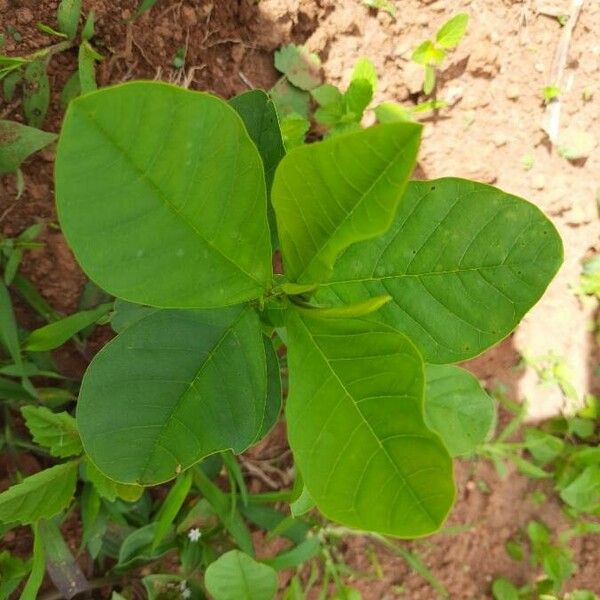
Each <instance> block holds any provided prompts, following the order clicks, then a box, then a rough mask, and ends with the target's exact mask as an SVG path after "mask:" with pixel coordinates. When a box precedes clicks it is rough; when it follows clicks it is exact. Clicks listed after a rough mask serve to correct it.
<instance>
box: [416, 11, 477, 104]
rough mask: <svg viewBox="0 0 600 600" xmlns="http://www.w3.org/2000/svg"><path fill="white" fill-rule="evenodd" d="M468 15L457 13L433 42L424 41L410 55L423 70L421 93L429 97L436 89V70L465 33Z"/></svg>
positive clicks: (441, 28)
mask: <svg viewBox="0 0 600 600" xmlns="http://www.w3.org/2000/svg"><path fill="white" fill-rule="evenodd" d="M468 23H469V15H467V14H466V13H459V14H457V15H455V16H454V17H452V18H451V19H450V20H449V21H447V22H446V23H444V25H442V27H440V29H439V30H438V32H437V34H436V36H435V41H433V40H426V41H424V42H423V43H422V44H420V45H419V47H418V48H416V50H415V51H414V52H413V53H412V56H411V60H412V61H413V62H415V63H417V64H418V65H422V66H423V67H424V69H425V79H424V82H423V92H424V94H425V95H426V96H429V95H430V94H431V93H432V92H433V91H434V89H435V87H436V79H437V70H438V69H439V68H440V66H441V65H442V63H443V62H444V60H445V59H446V55H447V53H448V51H449V50H453V49H454V48H456V46H458V44H459V43H460V41H461V39H462V38H463V36H464V35H465V33H466V31H467V25H468Z"/></svg>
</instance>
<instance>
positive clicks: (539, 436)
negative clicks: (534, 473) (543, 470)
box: [524, 427, 565, 465]
mask: <svg viewBox="0 0 600 600" xmlns="http://www.w3.org/2000/svg"><path fill="white" fill-rule="evenodd" d="M524 438H525V445H526V446H527V450H529V452H530V453H531V456H533V458H534V460H535V462H536V463H537V464H540V465H546V464H548V463H549V462H552V461H553V460H554V459H555V458H556V457H557V456H560V454H561V453H562V452H563V450H564V447H565V443H564V441H563V440H561V439H560V438H558V437H556V436H554V435H550V434H549V433H546V432H544V431H540V430H539V429H534V428H531V427H529V428H527V429H526V430H525V435H524Z"/></svg>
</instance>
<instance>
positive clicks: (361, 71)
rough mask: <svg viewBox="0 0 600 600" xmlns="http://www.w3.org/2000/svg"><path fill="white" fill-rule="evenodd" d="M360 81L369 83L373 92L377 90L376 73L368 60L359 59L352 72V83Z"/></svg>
mask: <svg viewBox="0 0 600 600" xmlns="http://www.w3.org/2000/svg"><path fill="white" fill-rule="evenodd" d="M362 80H365V81H367V82H368V83H369V85H370V86H371V89H372V90H373V92H374V91H375V90H376V89H377V71H376V70H375V66H374V65H373V63H372V62H371V61H370V60H369V59H368V58H359V59H358V60H357V61H356V64H355V65H354V70H353V71H352V81H362Z"/></svg>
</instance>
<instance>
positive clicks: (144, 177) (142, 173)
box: [82, 112, 265, 289]
mask: <svg viewBox="0 0 600 600" xmlns="http://www.w3.org/2000/svg"><path fill="white" fill-rule="evenodd" d="M82 114H83V115H84V116H85V117H87V119H88V120H89V122H90V123H93V125H94V126H95V127H96V129H97V130H98V131H99V132H100V133H101V134H102V135H103V137H104V138H105V139H106V140H107V141H108V142H109V143H110V144H111V145H112V146H113V147H114V148H116V149H117V150H118V151H119V153H120V154H121V156H123V157H124V158H125V159H126V161H127V163H128V164H129V165H130V166H131V167H132V169H133V171H135V173H136V174H137V175H138V176H139V180H140V181H146V182H148V184H149V185H150V187H151V188H152V189H153V190H154V191H155V192H156V194H157V196H158V198H159V199H160V200H161V201H162V202H163V203H164V205H165V206H166V207H167V208H168V209H169V210H170V211H171V212H172V213H173V214H174V215H175V216H176V217H177V218H178V219H179V220H180V221H181V222H182V223H183V224H184V225H186V226H187V227H189V228H190V229H191V230H192V231H193V232H194V234H195V235H196V236H197V237H198V238H200V240H201V241H202V242H204V243H205V244H206V245H207V246H208V247H209V248H211V249H212V250H214V251H215V252H216V253H217V254H218V255H219V256H221V257H222V258H223V259H225V261H226V262H228V263H229V264H231V265H232V266H233V267H234V268H235V269H236V270H237V271H239V272H240V273H241V274H242V275H244V276H245V277H248V278H249V279H251V280H252V281H254V282H255V283H256V284H258V286H259V288H260V289H264V287H265V285H264V283H263V282H261V281H260V280H259V279H257V278H256V277H255V276H254V275H253V274H252V273H249V272H247V271H245V270H244V269H243V268H242V267H241V266H240V265H238V264H237V263H235V262H234V261H233V260H232V259H231V258H229V257H228V256H227V255H226V254H224V253H223V251H222V250H221V249H220V248H219V247H218V246H216V245H215V244H214V243H213V242H211V241H210V240H209V239H207V238H206V237H205V236H204V235H203V234H202V232H201V231H200V230H199V229H197V228H196V227H195V226H194V224H193V223H191V222H190V221H188V220H187V219H186V218H185V217H184V216H183V215H182V214H181V213H180V212H179V211H178V210H177V209H176V208H175V207H174V206H173V204H172V203H171V202H170V200H169V198H168V195H167V193H166V192H164V191H163V190H162V189H161V187H160V186H159V185H158V183H157V182H156V181H154V179H152V177H150V175H149V173H148V172H147V171H146V170H145V169H142V168H141V167H140V166H139V165H138V164H137V163H136V162H135V161H134V160H133V159H132V158H131V156H129V154H128V153H127V151H126V150H125V149H124V148H123V147H122V146H121V145H120V144H119V143H118V142H117V141H116V140H115V139H114V138H113V137H112V136H111V135H110V133H109V132H108V131H107V130H106V129H105V128H104V127H103V126H102V125H101V124H100V122H99V121H98V120H97V119H95V118H94V115H93V114H92V113H88V112H82Z"/></svg>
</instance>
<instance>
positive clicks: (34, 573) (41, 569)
mask: <svg viewBox="0 0 600 600" xmlns="http://www.w3.org/2000/svg"><path fill="white" fill-rule="evenodd" d="M32 529H33V560H32V564H31V573H30V574H29V579H28V580H27V584H26V585H25V587H24V588H23V591H22V593H21V596H20V597H19V600H37V598H38V591H39V589H40V587H41V586H42V582H43V581H44V573H45V572H46V555H45V553H44V544H43V542H42V536H41V535H40V531H39V529H40V524H39V523H36V524H35V525H34V526H33V528H32Z"/></svg>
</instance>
